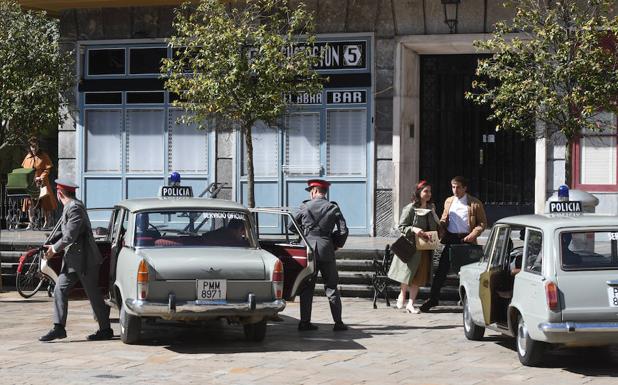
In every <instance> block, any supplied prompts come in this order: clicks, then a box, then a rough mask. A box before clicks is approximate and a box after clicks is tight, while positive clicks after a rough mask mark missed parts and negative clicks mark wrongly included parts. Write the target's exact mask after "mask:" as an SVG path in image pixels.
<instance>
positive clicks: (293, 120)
mask: <svg viewBox="0 0 618 385" xmlns="http://www.w3.org/2000/svg"><path fill="white" fill-rule="evenodd" d="M283 171H284V172H285V173H286V174H288V175H319V174H320V113H319V112H307V113H291V114H289V115H288V116H287V117H286V136H285V164H284V165H283Z"/></svg>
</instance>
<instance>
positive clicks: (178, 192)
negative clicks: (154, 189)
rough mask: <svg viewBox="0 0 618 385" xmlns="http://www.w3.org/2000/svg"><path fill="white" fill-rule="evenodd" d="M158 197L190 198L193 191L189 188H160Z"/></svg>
mask: <svg viewBox="0 0 618 385" xmlns="http://www.w3.org/2000/svg"><path fill="white" fill-rule="evenodd" d="M159 196H160V197H161V198H191V197H193V189H192V188H191V186H161V189H160V190H159Z"/></svg>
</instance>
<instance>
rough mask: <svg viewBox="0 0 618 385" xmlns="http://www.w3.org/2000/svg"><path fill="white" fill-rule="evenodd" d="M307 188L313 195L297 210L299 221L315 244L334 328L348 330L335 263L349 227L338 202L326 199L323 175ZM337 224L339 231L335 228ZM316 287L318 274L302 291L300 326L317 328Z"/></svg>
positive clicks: (309, 182)
mask: <svg viewBox="0 0 618 385" xmlns="http://www.w3.org/2000/svg"><path fill="white" fill-rule="evenodd" d="M307 185H308V187H307V188H306V189H305V190H307V191H308V192H309V194H310V196H311V199H309V200H306V201H304V202H303V204H302V205H301V206H300V211H299V212H298V214H296V217H295V219H296V222H298V223H299V224H300V226H301V229H302V231H303V233H304V234H305V238H306V239H307V242H309V244H310V245H311V247H312V248H313V252H314V255H315V259H316V275H317V271H320V272H321V273H322V278H323V279H324V288H325V291H326V297H327V298H328V302H329V304H330V311H331V314H332V315H333V320H334V321H335V326H334V327H333V330H335V331H342V330H347V329H348V327H347V326H346V325H345V324H344V323H343V321H342V320H341V295H340V294H339V289H337V284H338V281H339V275H338V274H337V265H336V264H335V250H336V249H338V248H341V247H343V245H344V244H345V241H346V239H347V237H348V227H347V226H346V223H345V218H344V217H343V214H341V210H339V206H337V204H336V203H335V202H329V201H328V199H326V193H327V192H328V186H330V183H328V182H327V181H324V180H321V179H312V180H309V181H308V182H307ZM335 226H336V227H337V231H333V230H334V229H335ZM314 289H315V276H314V277H313V279H312V280H311V281H310V282H308V283H307V285H306V286H305V288H304V289H303V290H302V291H301V293H300V323H299V324H298V330H301V331H305V330H317V329H318V327H317V326H316V325H313V324H312V323H311V307H312V304H313V292H314Z"/></svg>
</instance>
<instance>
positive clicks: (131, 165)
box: [125, 109, 165, 172]
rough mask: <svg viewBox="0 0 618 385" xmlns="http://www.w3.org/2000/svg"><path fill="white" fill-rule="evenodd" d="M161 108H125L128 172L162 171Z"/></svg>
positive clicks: (163, 117)
mask: <svg viewBox="0 0 618 385" xmlns="http://www.w3.org/2000/svg"><path fill="white" fill-rule="evenodd" d="M164 123H165V112H164V111H163V110H154V109H153V110H127V117H126V122H125V124H126V138H127V139H126V140H127V143H126V147H127V171H128V172H163V165H164V163H163V160H164V152H163V147H164V144H163V139H164V136H163V128H164V127H163V125H164Z"/></svg>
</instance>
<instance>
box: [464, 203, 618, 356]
mask: <svg viewBox="0 0 618 385" xmlns="http://www.w3.org/2000/svg"><path fill="white" fill-rule="evenodd" d="M617 243H618V217H616V216H604V215H594V214H575V215H558V214H547V215H522V216H514V217H508V218H504V219H501V220H499V221H498V222H497V223H496V224H495V225H494V226H493V228H492V231H491V234H490V236H489V238H488V241H487V243H486V245H485V247H484V252H483V257H482V258H481V260H480V261H479V262H475V263H472V264H468V265H465V266H463V267H462V268H461V271H460V273H459V274H460V286H459V294H460V297H461V301H462V304H463V325H464V333H465V336H466V337H467V338H468V339H470V340H480V339H481V338H483V335H484V332H485V328H488V329H492V330H495V331H498V332H501V333H503V334H506V335H509V336H512V337H515V338H516V345H517V354H518V357H519V360H520V361H521V363H522V364H524V365H529V366H534V365H537V364H539V363H540V362H541V361H542V358H543V353H544V351H545V349H547V348H548V347H550V346H552V345H562V346H595V345H608V344H615V343H618V251H617V250H618V244H617Z"/></svg>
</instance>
